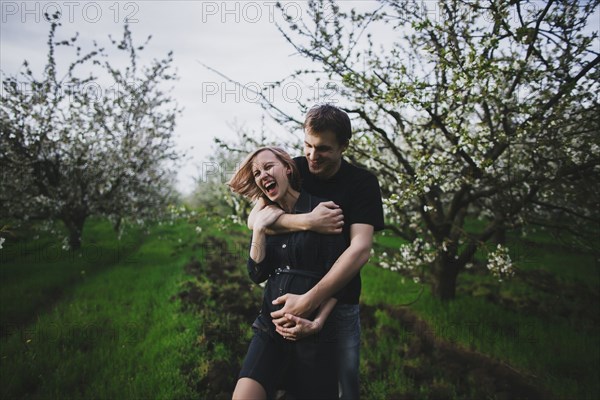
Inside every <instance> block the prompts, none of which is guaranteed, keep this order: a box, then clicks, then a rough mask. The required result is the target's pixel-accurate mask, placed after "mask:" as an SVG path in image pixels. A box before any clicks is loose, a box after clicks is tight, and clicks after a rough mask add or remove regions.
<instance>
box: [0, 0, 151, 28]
mask: <svg viewBox="0 0 600 400" xmlns="http://www.w3.org/2000/svg"><path fill="white" fill-rule="evenodd" d="M0 4H1V6H0V12H1V14H2V17H1V20H2V23H7V22H11V21H19V22H22V23H32V22H35V23H40V22H44V21H48V20H49V18H50V17H52V16H55V15H56V16H57V17H58V19H59V21H61V22H69V23H73V22H81V21H83V22H87V23H91V24H95V23H98V22H100V21H103V20H107V21H112V22H114V23H116V24H121V23H125V22H127V23H130V24H135V23H138V22H139V19H138V18H137V17H138V12H139V10H140V7H139V4H138V3H136V2H133V1H127V2H120V1H114V2H108V1H107V2H104V1H100V2H97V1H84V2H80V1H63V2H55V1H2V2H1V3H0Z"/></svg>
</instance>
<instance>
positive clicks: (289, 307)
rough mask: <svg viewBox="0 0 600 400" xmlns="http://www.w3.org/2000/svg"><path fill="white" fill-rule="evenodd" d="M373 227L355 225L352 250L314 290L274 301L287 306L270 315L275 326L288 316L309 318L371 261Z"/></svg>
mask: <svg viewBox="0 0 600 400" xmlns="http://www.w3.org/2000/svg"><path fill="white" fill-rule="evenodd" d="M373 230H374V229H373V226H372V225H369V224H352V226H351V227H350V246H349V247H348V248H347V249H346V250H345V251H344V252H343V253H342V254H341V255H340V257H339V258H338V259H337V261H336V262H335V264H333V266H332V267H331V269H330V270H329V271H328V272H327V274H326V275H325V276H324V277H323V279H321V280H320V281H319V282H318V283H317V284H316V285H315V286H314V287H313V288H312V289H310V290H309V291H308V292H306V293H305V294H303V295H295V294H289V293H288V294H285V295H283V296H281V297H278V298H277V299H275V300H274V301H273V304H284V303H285V304H284V306H283V308H282V309H281V310H278V311H275V312H273V313H271V316H272V317H273V322H275V323H276V324H282V323H283V322H284V321H287V319H286V318H285V317H284V315H285V314H292V315H296V316H300V317H306V316H307V315H309V314H310V313H312V312H313V311H314V310H315V309H316V308H317V307H319V305H321V303H323V301H325V300H327V299H329V298H330V297H332V296H333V295H334V294H335V293H337V292H338V291H339V290H340V289H342V288H343V287H344V286H346V284H347V283H348V282H350V280H351V279H352V278H353V277H354V276H355V275H356V274H357V273H358V272H359V271H360V269H361V268H362V267H363V265H365V264H366V263H367V261H369V256H370V255H371V247H372V246H373Z"/></svg>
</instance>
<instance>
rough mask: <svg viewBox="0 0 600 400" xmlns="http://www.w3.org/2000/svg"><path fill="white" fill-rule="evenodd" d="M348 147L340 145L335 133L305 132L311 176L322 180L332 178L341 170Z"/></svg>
mask: <svg viewBox="0 0 600 400" xmlns="http://www.w3.org/2000/svg"><path fill="white" fill-rule="evenodd" d="M346 147H347V145H343V146H342V145H340V144H339V143H338V142H337V140H336V138H335V133H333V132H329V131H326V132H319V133H318V134H315V133H314V132H311V131H310V130H308V129H306V130H305V131H304V155H305V156H306V159H307V161H308V169H309V171H310V173H311V174H314V175H316V176H317V177H319V178H321V179H327V178H331V177H332V176H333V175H335V173H336V172H337V171H338V170H339V169H340V165H341V163H342V153H343V152H344V150H346Z"/></svg>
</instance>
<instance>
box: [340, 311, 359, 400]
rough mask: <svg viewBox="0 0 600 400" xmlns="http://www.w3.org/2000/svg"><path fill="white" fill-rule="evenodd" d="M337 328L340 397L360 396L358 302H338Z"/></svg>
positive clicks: (345, 398) (347, 399)
mask: <svg viewBox="0 0 600 400" xmlns="http://www.w3.org/2000/svg"><path fill="white" fill-rule="evenodd" d="M334 317H335V320H336V328H337V332H336V335H337V346H336V347H337V364H338V380H339V386H340V399H343V400H356V399H358V398H359V393H360V389H359V382H358V374H359V372H358V370H359V364H360V363H359V351H360V314H359V307H358V304H338V305H337V306H336V307H335V310H334Z"/></svg>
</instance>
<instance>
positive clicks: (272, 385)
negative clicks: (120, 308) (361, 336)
mask: <svg viewBox="0 0 600 400" xmlns="http://www.w3.org/2000/svg"><path fill="white" fill-rule="evenodd" d="M229 186H230V187H231V189H232V191H233V192H235V193H238V194H240V195H243V196H246V197H249V198H252V199H254V200H258V199H259V198H261V197H262V198H264V199H265V201H266V202H267V203H268V204H270V206H267V207H265V208H263V209H262V210H261V211H260V212H259V213H258V214H257V217H256V220H255V222H254V230H253V233H252V243H251V245H250V257H249V258H248V273H249V275H250V279H252V280H253V281H254V282H255V283H261V282H264V281H265V280H266V281H267V283H266V285H265V289H264V295H263V303H262V308H261V311H260V314H259V316H258V317H257V318H256V320H255V321H254V323H253V324H252V330H253V331H254V336H253V338H252V340H251V342H250V346H249V348H248V353H247V354H246V357H245V359H244V363H243V365H242V369H241V371H240V374H239V378H238V382H237V385H236V387H235V391H234V393H233V398H234V399H272V398H274V396H275V392H276V390H278V389H285V391H286V392H287V393H288V394H290V395H291V396H292V397H293V398H297V399H307V398H313V399H314V398H318V399H337V394H338V393H337V376H336V365H335V357H334V351H335V343H334V338H335V335H334V332H333V329H334V328H333V325H332V323H328V322H327V317H328V316H329V314H330V313H331V311H332V309H333V307H334V306H335V303H336V300H335V299H330V300H328V301H327V302H325V303H323V304H322V305H321V307H320V308H319V309H318V310H317V311H316V312H315V314H314V315H312V316H311V317H310V318H309V321H306V320H300V319H295V321H297V322H298V324H299V325H298V327H300V322H302V329H299V330H298V332H299V333H298V335H297V336H286V337H284V336H282V335H280V334H279V333H278V332H277V331H276V329H275V325H274V323H273V321H272V320H271V316H270V314H271V312H273V311H275V310H277V309H278V308H280V306H274V305H273V304H272V301H273V300H274V299H276V298H277V297H279V296H281V295H283V294H285V293H294V294H302V293H305V292H307V291H308V290H309V289H310V288H312V287H313V286H314V285H315V284H316V283H317V282H318V281H319V280H320V279H321V277H323V276H324V275H325V273H326V272H327V271H328V270H329V268H330V267H331V266H332V264H333V263H334V262H335V261H336V260H337V258H338V256H339V255H340V254H341V253H342V252H343V250H344V248H345V245H344V240H343V238H342V236H341V235H322V234H318V233H315V232H311V231H302V232H290V233H285V234H280V235H266V234H265V231H266V229H267V228H268V227H269V226H270V225H271V224H272V223H273V222H275V221H276V220H277V218H279V216H280V215H282V214H283V213H284V212H286V213H308V212H310V211H312V209H313V208H315V207H316V206H317V205H318V204H319V203H320V202H322V201H325V199H320V198H317V197H314V196H311V195H310V194H308V193H306V192H304V191H302V190H301V188H300V182H299V174H298V170H297V169H296V165H295V163H294V161H293V160H292V159H291V157H290V156H289V155H288V154H287V153H286V152H285V151H283V150H281V149H279V148H276V147H263V148H260V149H258V150H255V151H254V152H252V153H251V154H249V155H248V157H246V159H245V160H244V162H243V163H242V164H241V166H240V168H239V169H238V171H237V172H236V174H235V175H234V177H233V178H232V179H231V180H230V181H229Z"/></svg>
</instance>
